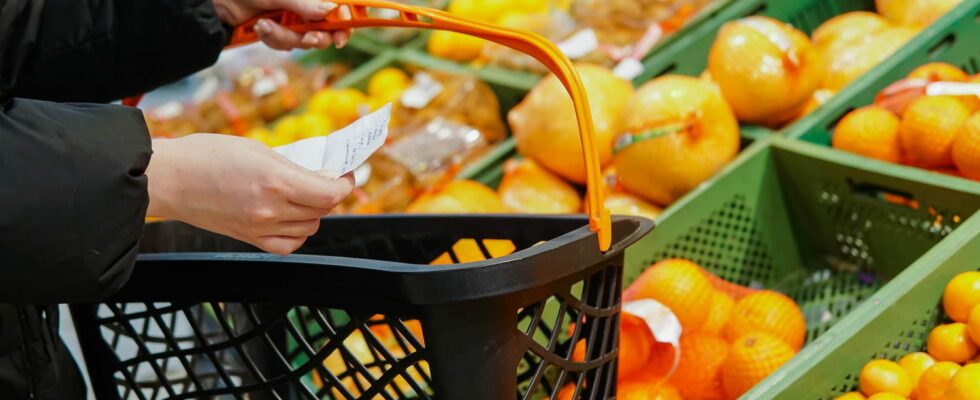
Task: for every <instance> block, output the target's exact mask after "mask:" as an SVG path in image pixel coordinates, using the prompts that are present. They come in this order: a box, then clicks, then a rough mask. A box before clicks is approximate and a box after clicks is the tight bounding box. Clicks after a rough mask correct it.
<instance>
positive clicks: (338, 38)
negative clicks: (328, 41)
mask: <svg viewBox="0 0 980 400" xmlns="http://www.w3.org/2000/svg"><path fill="white" fill-rule="evenodd" d="M333 43H334V45H335V46H337V48H338V49H340V48H343V47H344V46H346V45H347V34H345V33H344V32H337V33H334V35H333Z"/></svg>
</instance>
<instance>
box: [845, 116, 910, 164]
mask: <svg viewBox="0 0 980 400" xmlns="http://www.w3.org/2000/svg"><path fill="white" fill-rule="evenodd" d="M900 123H901V121H900V120H899V119H898V117H896V116H895V114H892V113H891V112H889V111H888V110H885V109H884V108H881V107H876V106H868V107H862V108H859V109H857V110H854V111H851V112H849V113H847V115H845V116H844V118H843V119H841V120H840V123H838V124H837V128H836V130H834V137H833V139H832V145H833V146H834V147H835V148H837V149H841V150H844V151H848V152H851V153H856V154H860V155H862V156H865V157H870V158H874V159H878V160H882V161H888V162H893V163H899V162H901V161H902V144H901V141H900V140H899V138H898V126H899V124H900Z"/></svg>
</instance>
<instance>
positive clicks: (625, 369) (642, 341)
mask: <svg viewBox="0 0 980 400" xmlns="http://www.w3.org/2000/svg"><path fill="white" fill-rule="evenodd" d="M586 346H587V343H586V341H585V339H582V340H579V341H578V343H576V344H575V348H574V350H573V351H572V361H575V362H583V361H585V355H586V353H585V352H586V351H587V350H588V348H587V347H586ZM654 353H656V354H654ZM673 354H674V347H673V346H672V345H671V344H669V343H660V342H657V341H656V339H654V337H653V333H652V332H650V328H649V327H648V326H647V324H646V321H644V320H643V319H642V318H640V317H638V316H635V315H633V314H629V313H626V312H623V313H621V314H620V321H619V378H627V377H630V376H632V375H634V374H636V373H637V372H640V371H641V370H644V369H646V368H645V367H648V366H649V364H650V362H651V361H652V360H653V359H655V358H656V359H660V360H662V358H663V357H664V355H668V356H669V357H670V359H669V360H668V362H667V363H666V367H665V368H664V369H663V371H662V372H661V374H663V373H666V372H667V370H669V368H670V366H671V365H672V364H673Z"/></svg>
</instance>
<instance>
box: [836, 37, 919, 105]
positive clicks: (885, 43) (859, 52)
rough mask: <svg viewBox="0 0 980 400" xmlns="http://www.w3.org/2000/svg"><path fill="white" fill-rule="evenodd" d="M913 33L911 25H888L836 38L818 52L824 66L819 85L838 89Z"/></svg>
mask: <svg viewBox="0 0 980 400" xmlns="http://www.w3.org/2000/svg"><path fill="white" fill-rule="evenodd" d="M917 33H918V31H917V30H915V29H912V28H906V27H888V28H885V29H883V30H881V31H879V32H876V33H873V34H870V35H867V36H863V37H860V38H856V39H854V40H852V41H849V42H837V43H835V44H834V45H832V46H829V47H828V48H827V49H826V50H825V51H824V52H823V53H822V57H823V62H824V63H825V64H826V67H827V71H826V75H825V76H824V78H823V87H825V88H827V89H830V90H833V91H840V90H841V89H843V88H844V87H845V86H847V85H848V84H849V83H851V82H853V81H854V80H855V79H857V78H859V77H861V75H864V73H865V72H867V71H868V70H870V69H871V68H874V67H875V66H876V65H878V63H880V62H882V61H884V60H885V59H886V58H888V57H889V56H891V55H892V54H893V53H894V52H895V51H897V50H898V49H899V48H901V47H902V46H903V45H904V44H905V43H907V42H908V41H909V40H911V39H912V38H913V37H915V35H916V34H917Z"/></svg>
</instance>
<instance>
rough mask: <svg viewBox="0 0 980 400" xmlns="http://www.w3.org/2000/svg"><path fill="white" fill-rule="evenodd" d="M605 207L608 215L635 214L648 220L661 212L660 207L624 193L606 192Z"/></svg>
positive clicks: (655, 217)
mask: <svg viewBox="0 0 980 400" xmlns="http://www.w3.org/2000/svg"><path fill="white" fill-rule="evenodd" d="M606 208H608V209H609V215H635V216H637V217H643V218H647V219H650V220H656V219H657V217H658V216H660V213H662V212H663V209H662V208H660V207H657V206H655V205H653V204H650V203H647V202H646V201H643V200H642V199H640V198H639V197H636V196H633V195H629V194H626V193H609V194H607V195H606Z"/></svg>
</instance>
